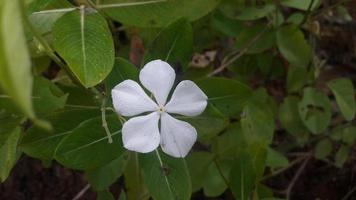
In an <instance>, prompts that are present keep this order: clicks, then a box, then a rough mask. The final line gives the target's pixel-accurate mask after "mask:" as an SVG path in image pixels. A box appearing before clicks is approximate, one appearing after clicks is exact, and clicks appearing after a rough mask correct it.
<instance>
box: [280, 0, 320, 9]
mask: <svg viewBox="0 0 356 200" xmlns="http://www.w3.org/2000/svg"><path fill="white" fill-rule="evenodd" d="M281 3H282V5H284V6H288V7H291V8H296V9H300V10H308V8H309V6H310V4H311V3H313V5H312V6H311V10H314V9H315V8H317V7H319V5H320V0H283V1H281Z"/></svg>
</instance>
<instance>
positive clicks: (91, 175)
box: [85, 153, 128, 191]
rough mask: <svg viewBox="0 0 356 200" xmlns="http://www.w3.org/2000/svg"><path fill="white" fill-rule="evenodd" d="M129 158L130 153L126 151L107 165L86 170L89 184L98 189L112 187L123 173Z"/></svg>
mask: <svg viewBox="0 0 356 200" xmlns="http://www.w3.org/2000/svg"><path fill="white" fill-rule="evenodd" d="M127 159H128V155H127V154H126V153H124V154H122V155H121V156H120V157H118V158H117V159H115V160H113V161H111V162H110V163H108V164H107V165H104V166H102V167H99V168H96V169H92V170H88V171H86V172H85V174H86V177H87V179H88V182H89V184H90V185H91V186H92V187H93V188H94V189H95V190H97V191H102V190H105V189H106V188H108V187H110V185H112V184H113V183H114V182H115V181H116V180H117V179H118V178H119V177H120V176H121V175H122V173H123V171H124V168H125V166H126V162H127Z"/></svg>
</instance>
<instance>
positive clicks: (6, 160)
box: [0, 127, 21, 182]
mask: <svg viewBox="0 0 356 200" xmlns="http://www.w3.org/2000/svg"><path fill="white" fill-rule="evenodd" d="M20 133H21V129H20V127H16V128H15V129H13V130H12V131H11V133H10V135H9V137H8V138H7V139H6V141H5V143H4V145H3V146H1V147H0V163H1V164H0V182H4V181H5V179H6V178H7V177H8V176H9V174H10V171H11V169H12V168H13V167H14V165H15V163H16V161H17V158H18V156H17V143H18V141H19V139H20Z"/></svg>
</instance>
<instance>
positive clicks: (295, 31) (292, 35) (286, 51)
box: [277, 24, 312, 67]
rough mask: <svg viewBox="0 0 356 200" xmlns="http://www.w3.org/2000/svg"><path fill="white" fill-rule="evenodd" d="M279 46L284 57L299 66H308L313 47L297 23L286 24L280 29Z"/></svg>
mask: <svg viewBox="0 0 356 200" xmlns="http://www.w3.org/2000/svg"><path fill="white" fill-rule="evenodd" d="M277 46H278V49H279V51H280V52H281V54H282V55H283V56H284V58H285V59H287V60H288V61H289V62H290V63H291V64H293V65H295V66H297V67H307V66H308V64H309V62H310V60H311V58H312V51H311V47H310V45H309V44H308V43H307V41H306V40H305V38H304V35H303V32H302V31H301V30H300V29H299V28H298V27H297V26H296V25H293V24H291V25H286V26H282V27H280V28H279V29H278V31H277Z"/></svg>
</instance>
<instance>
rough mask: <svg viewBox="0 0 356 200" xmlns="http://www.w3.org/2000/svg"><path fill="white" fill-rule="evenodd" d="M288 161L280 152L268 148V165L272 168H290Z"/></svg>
mask: <svg viewBox="0 0 356 200" xmlns="http://www.w3.org/2000/svg"><path fill="white" fill-rule="evenodd" d="M288 163H289V161H288V159H287V158H286V157H285V156H284V155H283V154H282V153H280V152H278V151H276V150H274V149H272V148H267V159H266V165H267V166H268V167H271V168H278V167H286V166H288Z"/></svg>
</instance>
